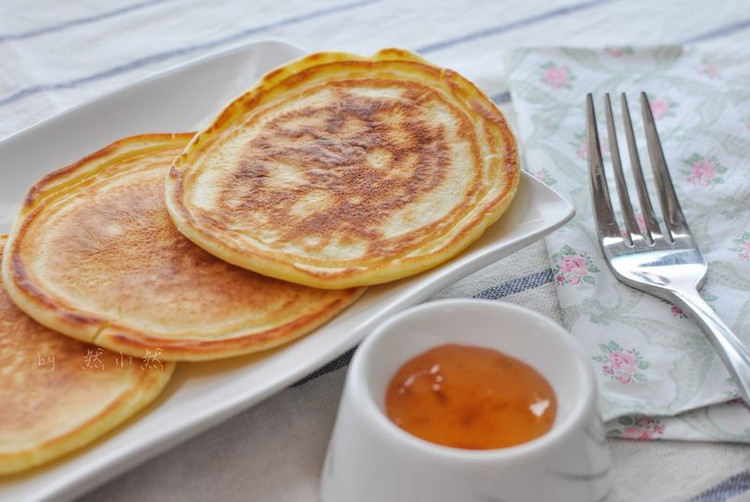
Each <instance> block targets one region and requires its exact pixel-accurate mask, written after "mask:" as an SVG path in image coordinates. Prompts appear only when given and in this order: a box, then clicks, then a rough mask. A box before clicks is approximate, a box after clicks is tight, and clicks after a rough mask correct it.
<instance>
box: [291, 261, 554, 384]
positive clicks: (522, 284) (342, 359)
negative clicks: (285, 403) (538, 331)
mask: <svg viewBox="0 0 750 502" xmlns="http://www.w3.org/2000/svg"><path fill="white" fill-rule="evenodd" d="M552 279H553V277H552V269H547V270H544V271H542V272H537V273H535V274H530V275H527V276H525V277H520V278H518V279H514V280H512V281H508V282H505V283H503V284H500V285H499V286H493V287H491V288H488V289H485V290H484V291H480V292H479V293H477V294H476V295H474V296H473V297H472V298H481V299H488V300H498V299H500V298H502V297H504V296H508V295H512V294H514V293H520V292H521V291H527V290H529V289H534V288H536V287H539V286H541V285H542V284H546V283H548V282H552ZM355 350H357V349H356V348H354V349H352V350H350V351H349V352H347V353H346V354H344V355H342V356H339V357H338V358H336V359H334V360H333V361H331V362H330V363H328V364H326V365H325V366H323V367H321V368H319V369H317V370H315V371H314V372H312V373H310V374H309V375H307V376H306V377H304V378H302V379H301V380H299V381H298V382H297V383H295V384H293V385H292V387H298V386H300V385H304V384H306V383H307V382H310V381H311V380H315V379H316V378H318V377H321V376H323V375H326V374H328V373H331V372H333V371H336V370H338V369H340V368H344V367H345V366H348V365H349V362H350V361H351V359H352V356H353V355H354V351H355Z"/></svg>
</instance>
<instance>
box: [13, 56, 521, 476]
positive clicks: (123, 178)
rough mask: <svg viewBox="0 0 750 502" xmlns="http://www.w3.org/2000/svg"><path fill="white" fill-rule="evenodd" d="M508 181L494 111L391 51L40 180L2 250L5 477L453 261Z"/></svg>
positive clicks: (327, 61) (340, 59)
mask: <svg viewBox="0 0 750 502" xmlns="http://www.w3.org/2000/svg"><path fill="white" fill-rule="evenodd" d="M518 180H519V166H518V158H517V150H516V145H515V141H514V139H513V136H512V134H511V132H510V130H509V129H508V126H507V124H506V122H505V119H504V118H503V116H502V114H501V113H500V111H499V110H498V109H497V108H496V107H495V106H494V104H492V102H491V101H490V100H489V99H488V98H487V97H486V96H485V95H484V94H483V93H482V92H481V91H479V90H478V89H477V88H476V87H475V86H474V85H473V84H471V83H470V82H468V81H467V80H465V79H464V78H462V77H461V76H460V75H458V74H457V73H455V72H452V71H450V70H446V69H442V68H438V67H436V66H433V65H431V64H429V63H427V62H426V61H424V60H423V59H421V58H419V57H418V56H416V55H414V54H412V53H410V52H407V51H404V50H398V49H386V50H382V51H380V52H378V53H377V54H375V55H374V56H372V57H361V56H357V55H353V54H346V53H319V54H313V55H311V56H307V57H305V58H302V59H300V60H297V61H294V62H292V63H289V64H287V65H285V66H283V67H281V68H278V69H276V70H274V71H272V72H271V73H269V74H267V75H266V76H265V77H264V78H263V79H262V80H261V81H260V83H259V84H257V85H256V86H255V87H254V88H252V89H251V90H249V91H248V92H247V93H246V94H244V95H242V96H241V97H239V98H238V99H236V100H235V101H233V102H232V103H230V104H229V105H228V106H227V107H226V108H225V109H224V110H223V111H222V112H221V113H220V114H219V115H218V117H217V118H216V119H215V120H214V122H213V123H212V124H211V125H210V126H209V127H207V128H206V129H205V130H203V131H201V132H200V133H198V134H193V133H182V134H146V135H141V136H134V137H130V138H125V139H122V140H119V141H116V142H115V143H113V144H111V145H109V146H106V147H105V148H103V149H101V150H99V151H97V152H94V153H92V154H91V155H89V156H87V157H85V158H83V159H81V160H80V161H78V162H76V163H74V164H72V165H70V166H67V167H65V168H63V169H60V170H58V171H56V172H54V173H52V174H50V175H48V176H46V177H45V178H43V179H42V180H40V181H39V182H38V183H37V184H36V185H35V186H34V187H32V188H31V190H30V191H29V193H28V194H27V196H26V198H25V200H24V202H23V205H22V208H21V211H20V214H19V216H18V219H17V220H16V222H15V224H14V226H13V229H12V231H11V234H10V235H9V236H8V238H7V242H6V239H5V238H3V239H2V241H0V245H2V248H3V249H4V252H3V258H2V275H3V283H4V289H0V346H1V347H2V352H0V371H2V372H3V377H2V380H1V381H0V382H1V383H0V407H2V408H3V409H4V410H8V409H10V410H11V412H9V413H3V414H0V474H3V473H11V472H17V471H20V470H24V469H27V468H30V467H33V466H36V465H39V464H41V463H43V462H46V461H48V460H51V459H53V458H55V457H58V456H60V455H62V454H64V453H67V452H69V451H71V450H73V449H75V448H78V447H80V446H82V445H84V444H86V443H88V442H90V441H92V440H93V439H95V438H96V437H97V436H100V435H101V434H103V433H104V432H106V431H107V430H110V429H111V428H113V427H115V426H117V425H118V424H120V423H122V422H123V421H125V420H126V419H127V418H128V417H130V416H132V415H133V414H135V413H136V412H137V411H138V410H140V409H141V408H143V407H144V406H145V405H147V404H148V403H149V402H150V401H152V400H153V399H154V398H155V397H156V396H157V395H158V394H159V392H160V391H161V390H162V389H163V388H164V386H165V385H166V384H167V382H168V381H169V377H170V375H171V373H172V371H173V369H174V366H175V363H174V362H175V361H201V360H209V359H217V358H225V357H232V356H238V355H241V354H248V353H251V352H256V351H259V350H264V349H267V348H270V347H275V346H277V345H280V344H283V343H287V342H289V341H291V340H294V339H296V338H299V337H300V336H302V335H304V334H306V333H309V332H311V331H312V330H314V329H315V328H316V327H318V326H320V325H321V324H323V323H325V322H326V321H328V320H330V319H331V318H332V317H334V316H335V315H336V314H338V313H339V312H341V311H342V310H343V309H344V308H346V307H347V306H348V305H350V304H351V303H352V302H354V301H355V300H356V299H357V298H358V297H359V296H360V295H361V294H362V293H363V292H364V290H365V287H366V286H368V285H372V284H378V283H382V282H386V281H391V280H395V279H399V278H402V277H405V276H409V275H412V274H415V273H418V272H421V271H423V270H426V269H428V268H431V267H434V266H436V265H438V264H440V263H442V262H444V261H446V260H448V259H449V258H451V257H452V256H455V255H456V254H457V253H459V252H460V251H461V250H462V249H464V248H465V247H466V246H468V245H469V244H470V243H471V242H473V241H474V240H476V239H477V238H478V237H479V236H480V235H481V234H482V233H483V232H484V230H485V229H486V228H487V227H488V226H489V225H490V224H492V223H493V222H494V221H496V220H497V219H498V218H499V217H500V216H501V215H502V213H503V212H504V211H505V210H506V209H507V208H508V206H509V204H510V202H511V200H512V199H513V197H514V195H515V193H516V188H517V185H518Z"/></svg>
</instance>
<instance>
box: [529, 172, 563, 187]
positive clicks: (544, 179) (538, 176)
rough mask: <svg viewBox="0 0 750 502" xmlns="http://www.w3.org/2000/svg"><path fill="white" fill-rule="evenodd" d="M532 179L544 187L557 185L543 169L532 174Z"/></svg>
mask: <svg viewBox="0 0 750 502" xmlns="http://www.w3.org/2000/svg"><path fill="white" fill-rule="evenodd" d="M534 177H535V178H536V179H538V180H539V181H541V182H542V183H544V184H545V185H550V186H551V185H554V184H555V183H557V180H556V179H555V178H553V177H552V175H551V174H550V173H549V171H547V170H546V169H545V168H542V169H540V170H539V171H537V172H536V173H534Z"/></svg>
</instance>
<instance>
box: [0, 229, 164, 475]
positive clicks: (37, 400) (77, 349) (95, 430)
mask: <svg viewBox="0 0 750 502" xmlns="http://www.w3.org/2000/svg"><path fill="white" fill-rule="evenodd" d="M5 241H6V236H0V254H1V253H2V247H3V246H4V245H5ZM174 367H175V364H174V363H169V362H163V361H161V360H160V359H159V358H158V357H156V358H153V357H152V358H149V359H134V358H128V356H123V355H122V354H118V353H113V352H110V351H105V350H103V349H101V348H99V347H96V346H94V345H89V344H86V343H83V342H79V341H76V340H73V339H71V338H68V337H66V336H62V335H60V334H58V333H55V332H54V331H51V330H49V329H47V328H45V327H44V326H42V325H40V324H38V323H36V322H35V321H34V320H32V319H31V318H30V317H28V316H27V315H25V314H24V313H23V312H21V311H20V310H19V309H18V308H17V307H16V306H15V305H14V304H13V302H11V300H10V298H9V297H8V295H7V294H6V292H5V289H4V288H3V287H2V284H0V409H2V413H0V475H1V474H9V473H14V472H19V471H23V470H26V469H29V468H31V467H35V466H38V465H40V464H43V463H45V462H48V461H50V460H52V459H55V458H57V457H60V456H62V455H64V454H66V453H68V452H70V451H73V450H75V449H77V448H80V447H82V446H84V445H86V444H88V443H90V442H92V441H93V440H95V439H96V438H98V437H99V436H101V435H102V434H104V433H106V432H107V431H109V430H111V429H113V428H114V427H116V426H117V425H119V424H121V423H123V422H124V421H125V420H127V419H128V418H130V417H131V416H133V415H134V414H136V413H137V412H138V411H139V410H140V409H141V408H143V407H144V406H146V405H147V404H148V403H150V402H151V401H153V400H154V399H155V398H156V396H158V395H159V393H160V392H161V390H162V389H163V388H164V386H165V385H167V382H169V377H170V376H171V375H172V371H173V370H174Z"/></svg>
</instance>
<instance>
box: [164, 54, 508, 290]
mask: <svg viewBox="0 0 750 502" xmlns="http://www.w3.org/2000/svg"><path fill="white" fill-rule="evenodd" d="M518 181H519V163H518V153H517V147H516V143H515V139H514V137H513V134H512V133H511V131H510V129H509V128H508V125H507V123H506V121H505V118H504V117H503V115H502V113H501V112H500V110H498V108H497V107H496V106H495V105H494V104H493V103H492V101H491V100H490V99H489V98H487V96H486V95H485V94H483V93H482V92H481V91H480V90H479V89H478V88H477V87H476V86H474V85H473V84H472V83H470V82H469V81H467V80H466V79H464V78H463V77H461V76H460V75H459V74H457V73H456V72H454V71H451V70H448V69H443V68H439V67H436V66H433V65H432V64H430V63H428V62H427V61H425V60H423V59H422V58H420V57H419V56H417V55H415V54H413V53H410V52H408V51H404V50H400V49H384V50H382V51H380V52H378V53H377V54H375V55H374V56H372V57H363V56H357V55H354V54H347V53H340V52H329V53H319V54H313V55H310V56H307V57H305V58H302V59H299V60H297V61H294V62H292V63H289V64H288V65H286V66H282V67H280V68H278V69H276V70H274V71H272V72H271V73H269V74H267V75H266V76H265V77H264V78H263V79H262V80H261V81H260V83H258V84H257V86H255V87H254V88H252V89H251V90H249V91H248V92H247V93H246V94H244V95H243V96H241V97H239V98H238V99H236V100H235V101H234V102H232V103H231V104H229V105H228V106H227V107H226V108H225V109H224V110H223V111H222V112H221V113H220V114H219V116H218V117H217V118H216V119H215V120H214V122H213V123H212V124H211V125H210V126H208V127H207V128H206V129H205V130H203V131H202V132H200V133H198V135H197V136H196V137H195V138H194V139H193V140H192V141H191V143H190V145H188V147H187V148H186V149H185V151H184V152H183V153H182V154H181V155H180V157H179V158H178V159H177V160H176V161H175V163H174V164H173V166H172V168H171V170H170V172H169V177H168V179H167V184H166V200H167V208H168V210H169V213H170V216H171V217H172V220H173V221H174V222H175V224H176V225H177V227H178V228H179V230H180V231H181V232H182V233H183V234H184V235H186V236H187V237H188V238H189V239H190V240H192V241H193V242H195V243H196V244H198V245H199V246H201V247H203V248H204V249H206V250H207V251H209V252H210V253H212V254H214V255H216V256H218V257H221V258H222V259H224V260H226V261H228V262H230V263H233V264H235V265H238V266H240V267H244V268H247V269H250V270H254V271H256V272H258V273H261V274H265V275H268V276H271V277H276V278H278V279H283V280H287V281H292V282H296V283H299V284H305V285H308V286H313V287H319V288H329V289H335V288H345V287H352V286H361V285H368V284H377V283H382V282H386V281H391V280H394V279H398V278H401V277H405V276H408V275H411V274H415V273H417V272H420V271H422V270H426V269H428V268H431V267H434V266H436V265H438V264H440V263H442V262H444V261H446V260H448V259H449V258H451V257H453V256H455V255H456V254H457V253H459V252H460V251H461V250H462V249H464V248H465V247H466V246H468V245H469V244H470V243H471V242H473V241H474V240H476V239H477V238H479V237H480V236H481V234H482V233H483V232H484V231H485V230H486V229H487V227H488V226H489V225H491V224H492V223H493V222H495V221H496V220H497V219H498V218H499V217H500V216H501V215H502V214H503V212H505V211H506V209H507V208H508V206H509V204H510V203H511V201H512V199H513V197H514V196H515V194H516V190H517V186H518Z"/></svg>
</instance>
